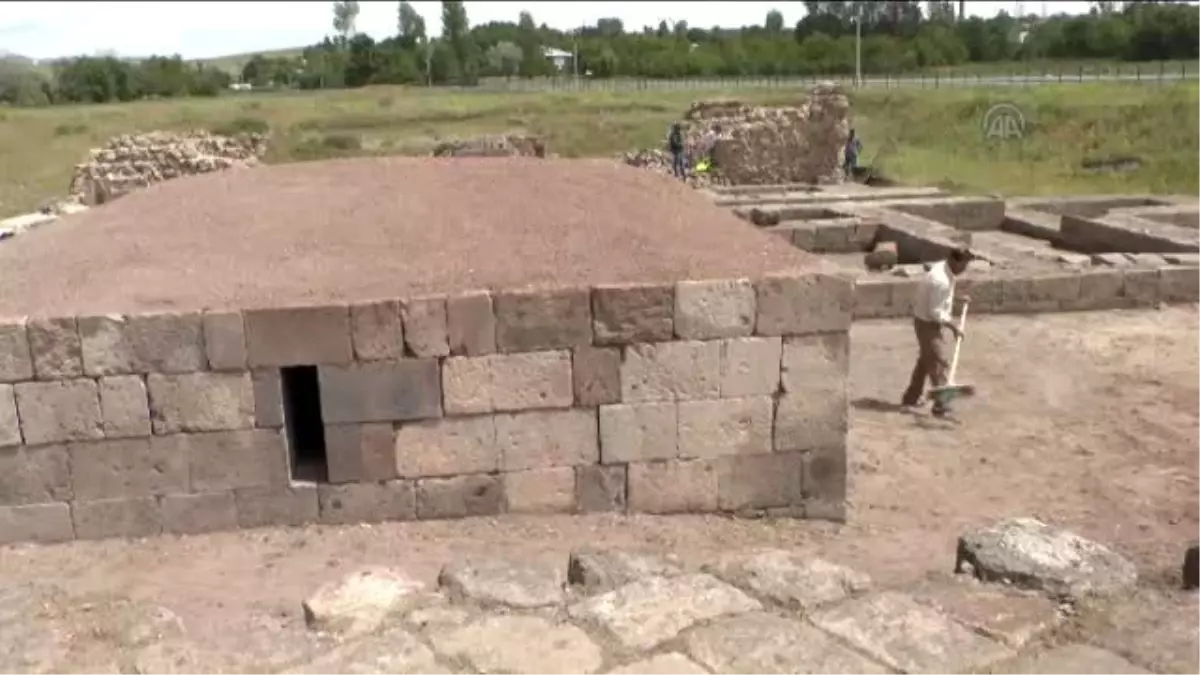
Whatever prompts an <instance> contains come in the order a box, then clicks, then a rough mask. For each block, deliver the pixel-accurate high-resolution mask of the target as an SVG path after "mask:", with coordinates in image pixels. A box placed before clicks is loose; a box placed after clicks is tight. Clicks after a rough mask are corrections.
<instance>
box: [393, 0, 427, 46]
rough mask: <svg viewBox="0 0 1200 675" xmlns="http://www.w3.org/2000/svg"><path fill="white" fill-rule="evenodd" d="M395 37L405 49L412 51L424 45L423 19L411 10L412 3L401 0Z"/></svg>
mask: <svg viewBox="0 0 1200 675" xmlns="http://www.w3.org/2000/svg"><path fill="white" fill-rule="evenodd" d="M397 27H398V31H397V37H398V38H399V39H400V45H401V46H402V47H404V48H405V49H412V48H414V47H416V46H417V45H420V44H424V43H425V39H426V36H425V17H423V16H421V14H420V13H419V12H417V10H415V9H413V6H412V3H410V2H407V0H401V2H400V11H399V18H398V24H397Z"/></svg>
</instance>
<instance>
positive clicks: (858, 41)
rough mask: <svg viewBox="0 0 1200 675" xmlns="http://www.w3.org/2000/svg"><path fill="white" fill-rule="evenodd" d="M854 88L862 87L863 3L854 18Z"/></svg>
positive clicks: (859, 5)
mask: <svg viewBox="0 0 1200 675" xmlns="http://www.w3.org/2000/svg"><path fill="white" fill-rule="evenodd" d="M854 86H855V87H862V3H861V2H860V3H858V13H857V14H856V15H855V17H854Z"/></svg>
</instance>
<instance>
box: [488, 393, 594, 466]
mask: <svg viewBox="0 0 1200 675" xmlns="http://www.w3.org/2000/svg"><path fill="white" fill-rule="evenodd" d="M496 443H497V444H498V445H499V448H500V468H501V470H503V471H525V470H527V469H538V468H551V467H560V466H577V465H581V464H595V463H596V462H598V461H600V448H599V445H598V440H597V427H596V411H595V410H592V409H586V408H571V409H568V410H534V411H530V412H523V413H514V414H503V415H496Z"/></svg>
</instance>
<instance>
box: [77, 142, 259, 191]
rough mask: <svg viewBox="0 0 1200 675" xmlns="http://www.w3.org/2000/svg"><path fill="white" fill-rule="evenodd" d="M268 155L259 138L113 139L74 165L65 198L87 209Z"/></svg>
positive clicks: (254, 162) (241, 165) (246, 164)
mask: <svg viewBox="0 0 1200 675" xmlns="http://www.w3.org/2000/svg"><path fill="white" fill-rule="evenodd" d="M266 151H267V137H266V136H265V135H263V134H239V135H237V136H221V135H219V134H213V133H209V132H207V131H190V132H184V133H173V132H165V131H155V132H150V133H146V134H130V135H125V136H117V137H116V138H113V139H111V140H109V142H108V143H106V144H105V145H104V146H103V147H101V148H96V149H93V150H92V152H91V157H90V158H89V159H88V161H86V162H84V163H82V164H78V165H76V166H75V171H74V173H73V174H72V176H71V186H70V195H71V197H72V198H73V199H75V200H77V201H78V202H80V203H82V204H85V205H87V206H94V205H97V204H103V203H105V202H108V201H111V200H113V199H116V198H117V197H120V196H122V195H125V194H127V193H129V192H130V191H132V190H136V189H138V188H143V187H146V186H147V185H150V184H153V183H158V182H160V181H164V180H170V179H172V178H179V177H181V176H191V175H195V174H200V173H208V172H210V171H219V170H222V169H230V168H235V167H244V166H253V165H255V164H257V163H258V161H259V160H260V159H262V156H263V155H264V154H265V153H266Z"/></svg>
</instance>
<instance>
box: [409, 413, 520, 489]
mask: <svg viewBox="0 0 1200 675" xmlns="http://www.w3.org/2000/svg"><path fill="white" fill-rule="evenodd" d="M499 468H500V448H499V446H498V445H497V443H496V423H495V420H494V419H493V418H492V417H490V416H482V417H461V418H459V417H451V418H446V419H441V420H431V421H427V422H413V423H409V424H404V425H402V426H401V427H400V428H399V429H397V430H396V472H397V475H399V476H401V477H404V478H421V477H426V476H453V475H456V474H464V473H487V472H490V471H497V470H499Z"/></svg>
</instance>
